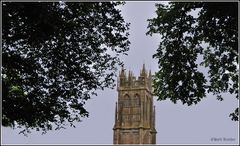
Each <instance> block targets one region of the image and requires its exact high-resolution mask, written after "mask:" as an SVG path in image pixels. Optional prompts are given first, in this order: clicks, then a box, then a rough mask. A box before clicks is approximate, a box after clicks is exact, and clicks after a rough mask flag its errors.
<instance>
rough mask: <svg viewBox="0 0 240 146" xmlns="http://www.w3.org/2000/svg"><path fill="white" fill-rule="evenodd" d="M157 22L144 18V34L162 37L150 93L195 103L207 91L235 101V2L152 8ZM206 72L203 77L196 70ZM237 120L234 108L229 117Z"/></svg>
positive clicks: (172, 3)
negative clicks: (157, 69)
mask: <svg viewBox="0 0 240 146" xmlns="http://www.w3.org/2000/svg"><path fill="white" fill-rule="evenodd" d="M156 7H157V10H156V13H157V17H156V18H152V19H149V20H148V21H149V25H148V28H149V31H148V32H147V34H148V35H152V34H154V33H158V34H161V39H162V41H161V42H160V45H159V48H158V49H157V52H156V54H154V55H153V57H154V58H156V59H158V64H159V71H158V72H157V73H156V74H155V78H154V90H155V91H154V92H155V94H156V95H157V96H158V97H159V98H158V99H159V100H165V99H167V98H169V99H170V100H171V101H173V102H174V103H176V102H177V101H178V100H180V101H181V102H182V103H183V104H185V103H186V104H187V105H192V104H197V103H198V102H199V101H201V99H202V98H203V97H205V96H206V92H211V93H213V94H214V95H216V96H217V99H218V100H223V97H222V96H221V93H224V92H228V93H231V94H235V95H236V98H237V99H238V29H237V26H238V25H237V24H238V3H206V2H194V3H178V2H170V3H169V5H163V4H156ZM199 56H203V61H202V62H201V64H200V65H202V66H204V67H206V68H209V71H208V78H206V77H205V76H204V74H203V73H202V72H201V71H200V70H199V67H200V66H199V63H197V60H200V57H199ZM230 116H231V117H232V119H233V120H238V108H237V109H236V110H235V112H234V113H232V114H230Z"/></svg>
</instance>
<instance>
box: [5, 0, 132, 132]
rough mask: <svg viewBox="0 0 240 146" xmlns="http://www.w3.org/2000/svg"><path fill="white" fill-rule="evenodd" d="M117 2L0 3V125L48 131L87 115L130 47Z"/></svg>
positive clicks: (111, 79)
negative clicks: (0, 89)
mask: <svg viewBox="0 0 240 146" xmlns="http://www.w3.org/2000/svg"><path fill="white" fill-rule="evenodd" d="M119 4H122V3H116V2H105V3H100V2H99V3H64V2H48V3H43V2H36V3H13V2H12V3H10V2H3V3H2V12H3V18H2V20H3V26H2V28H3V34H2V36H3V40H2V42H3V44H2V46H3V48H2V60H3V63H2V65H3V66H2V81H3V82H2V83H3V102H2V104H3V109H2V111H3V113H2V115H3V120H2V124H3V126H10V127H16V125H17V126H19V127H22V128H24V131H28V132H29V131H31V129H34V128H36V130H37V131H38V130H41V131H43V132H46V131H47V130H51V129H52V128H54V127H56V129H59V128H62V127H64V126H65V125H66V124H69V123H70V125H73V123H74V122H75V121H80V120H81V118H82V117H87V116H88V115H89V114H88V112H87V110H86V109H85V108H84V104H85V102H86V101H87V100H88V99H89V98H90V96H91V95H96V90H98V89H100V90H103V89H104V88H112V87H114V85H115V84H114V80H113V76H115V73H116V69H117V66H118V65H121V64H122V62H121V61H120V59H119V55H122V54H123V53H125V52H126V51H128V49H129V48H128V47H129V43H130V42H129V41H128V29H129V23H126V22H125V21H124V19H123V17H122V16H121V14H120V10H118V9H116V6H117V5H119ZM54 125H55V126H54ZM73 126H74V125H73Z"/></svg>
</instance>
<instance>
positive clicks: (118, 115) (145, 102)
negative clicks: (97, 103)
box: [113, 65, 157, 144]
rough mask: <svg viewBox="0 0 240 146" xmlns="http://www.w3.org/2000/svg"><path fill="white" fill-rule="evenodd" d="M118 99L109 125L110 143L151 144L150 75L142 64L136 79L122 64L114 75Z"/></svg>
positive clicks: (153, 111)
mask: <svg viewBox="0 0 240 146" xmlns="http://www.w3.org/2000/svg"><path fill="white" fill-rule="evenodd" d="M117 90H118V102H117V103H116V109H115V124H114V127H113V131H114V134H113V143H114V144H155V143H156V133H157V132H156V129H155V107H154V106H153V97H152V92H151V91H152V75H151V71H149V74H147V72H146V70H145V65H143V69H142V70H141V71H140V76H139V77H138V79H136V77H134V75H133V74H132V72H131V71H129V73H128V76H126V73H125V71H124V69H123V68H122V70H121V72H120V75H119V78H118V86H117Z"/></svg>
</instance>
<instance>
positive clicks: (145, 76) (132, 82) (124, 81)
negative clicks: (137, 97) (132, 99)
mask: <svg viewBox="0 0 240 146" xmlns="http://www.w3.org/2000/svg"><path fill="white" fill-rule="evenodd" d="M126 88H127V89H129V88H136V89H138V88H141V89H142V88H145V89H147V90H149V91H152V74H151V70H149V72H148V73H147V70H146V69H145V64H143V68H142V69H141V70H140V75H139V77H138V78H136V76H134V75H133V73H132V71H130V70H129V71H128V75H127V73H126V72H125V69H124V68H122V69H121V71H120V73H119V78H118V90H124V89H126Z"/></svg>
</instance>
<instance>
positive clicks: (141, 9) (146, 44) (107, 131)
mask: <svg viewBox="0 0 240 146" xmlns="http://www.w3.org/2000/svg"><path fill="white" fill-rule="evenodd" d="M121 9H122V14H123V16H124V18H125V20H126V21H127V22H130V23H131V25H130V41H131V46H130V51H129V52H128V54H129V55H128V56H125V57H122V59H123V61H124V64H125V67H126V69H127V70H129V69H131V70H132V71H133V73H134V75H136V76H138V75H139V72H140V69H141V68H142V64H143V63H145V64H146V68H147V69H151V70H152V72H155V71H157V68H158V66H157V61H156V60H154V59H152V55H153V54H154V53H155V51H156V49H157V47H158V44H159V41H160V39H159V37H158V36H156V35H155V36H153V37H150V36H146V35H145V33H146V32H147V24H148V23H147V21H146V20H147V19H149V18H152V17H154V16H155V10H156V8H155V6H154V2H127V3H126V5H124V6H123V7H122V8H121ZM154 98H155V102H154V104H155V105H156V130H157V132H158V133H157V144H217V143H219V144H225V143H229V144H236V143H238V123H237V122H233V121H231V120H230V118H229V117H228V115H229V113H230V112H232V111H233V110H234V109H235V108H236V107H237V105H238V101H237V100H236V98H235V97H234V96H233V95H229V94H224V101H221V102H220V101H217V100H216V97H215V96H213V95H211V94H208V95H207V98H205V99H203V100H202V101H201V102H200V103H199V104H197V105H193V106H191V107H188V106H186V105H182V104H181V103H179V104H173V103H172V102H170V101H169V100H166V101H156V97H154ZM116 101H117V91H116V89H114V90H110V89H106V90H104V91H100V92H98V96H97V97H96V96H95V97H92V99H90V100H89V101H88V102H87V104H86V108H87V110H88V111H89V113H90V117H89V118H85V119H83V121H82V122H80V123H78V124H76V128H72V127H69V128H67V129H65V130H64V129H63V130H60V131H49V132H48V133H47V134H45V135H41V133H37V132H32V133H31V134H29V136H28V137H25V136H23V135H19V134H18V132H19V130H18V129H16V130H12V129H10V128H5V127H3V128H2V143H3V144H112V143H113V130H112V128H113V124H114V111H115V102H116ZM213 138H221V141H220V140H219V141H214V140H213ZM224 138H225V139H224ZM226 138H232V140H231V141H226Z"/></svg>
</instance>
